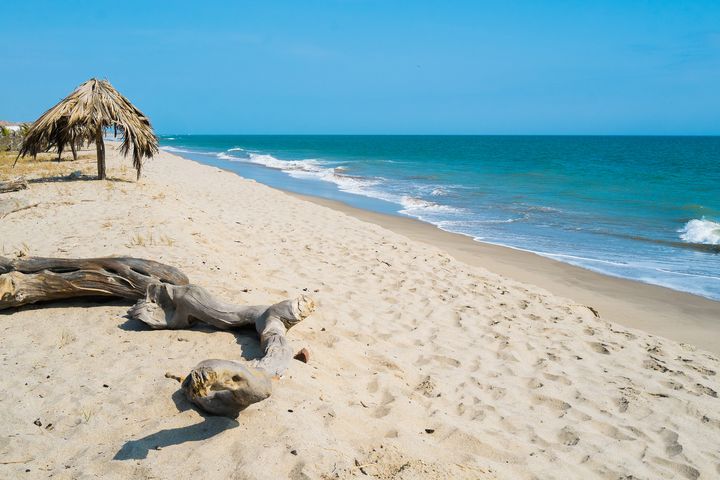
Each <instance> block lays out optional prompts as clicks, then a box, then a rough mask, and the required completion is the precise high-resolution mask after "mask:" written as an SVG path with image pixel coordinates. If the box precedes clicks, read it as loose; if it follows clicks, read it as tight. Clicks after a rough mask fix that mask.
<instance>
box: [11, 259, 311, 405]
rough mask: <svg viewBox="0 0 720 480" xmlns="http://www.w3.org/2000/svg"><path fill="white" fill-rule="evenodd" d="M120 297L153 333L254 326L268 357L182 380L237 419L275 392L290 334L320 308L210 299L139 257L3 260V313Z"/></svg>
mask: <svg viewBox="0 0 720 480" xmlns="http://www.w3.org/2000/svg"><path fill="white" fill-rule="evenodd" d="M88 296H91V297H95V296H107V297H120V298H126V299H132V300H138V301H137V303H136V304H135V305H134V306H133V307H132V308H130V310H129V311H128V315H129V316H130V318H133V319H137V320H140V321H142V322H144V323H145V324H147V325H148V326H150V327H151V328H154V329H180V328H190V327H191V326H192V325H193V324H194V323H196V322H202V323H206V324H208V325H212V326H214V327H216V328H218V329H222V330H228V329H234V328H239V327H244V326H248V325H254V326H255V329H256V331H257V332H258V334H259V335H260V343H261V346H262V348H263V351H264V356H263V357H262V358H261V359H259V360H255V361H252V362H236V361H229V360H215V359H212V360H204V361H202V362H200V363H199V364H198V365H197V366H196V367H195V368H193V369H192V371H191V372H190V374H189V375H188V376H187V377H185V378H184V379H183V378H178V377H175V376H172V375H168V376H170V377H171V378H177V379H178V380H180V381H181V383H182V389H183V391H184V392H185V394H186V395H187V397H188V399H189V400H190V401H192V402H193V403H195V404H196V405H197V406H199V407H200V408H202V409H203V410H205V411H207V412H208V413H212V414H215V415H225V416H230V417H233V418H234V417H237V416H238V414H239V413H240V412H241V411H242V410H244V409H245V408H247V407H248V406H249V405H252V404H253V403H257V402H259V401H262V400H264V399H266V398H268V397H269V396H270V394H271V393H272V383H271V380H272V379H273V378H277V377H279V376H281V375H282V374H283V373H284V372H285V371H286V370H287V368H288V366H289V364H290V362H291V361H292V358H293V352H292V349H291V347H290V345H289V344H288V341H287V339H286V337H285V334H286V333H287V331H288V330H289V329H290V328H291V327H292V326H294V325H296V324H297V323H299V322H301V321H302V320H304V319H305V318H306V317H307V316H309V315H310V314H311V313H312V312H313V311H314V309H315V304H314V302H313V300H312V299H311V298H310V297H307V296H305V295H301V296H300V297H297V298H295V299H293V300H284V301H282V302H279V303H276V304H274V305H254V306H239V305H233V304H230V303H225V302H221V301H219V300H217V299H215V298H213V297H212V296H211V295H210V294H209V293H208V292H207V291H206V290H205V289H203V288H202V287H200V286H198V285H192V284H188V279H187V277H186V276H185V275H184V274H183V273H182V272H180V271H179V270H177V269H176V268H174V267H170V266H168V265H163V264H161V263H158V262H153V261H150V260H142V259H138V258H129V257H120V258H92V259H59V258H26V259H13V260H10V259H6V258H3V257H0V310H2V309H6V308H11V307H17V306H21V305H26V304H30V303H35V302H40V301H48V300H60V299H66V298H73V297H88Z"/></svg>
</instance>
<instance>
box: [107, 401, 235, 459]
mask: <svg viewBox="0 0 720 480" xmlns="http://www.w3.org/2000/svg"><path fill="white" fill-rule="evenodd" d="M172 399H173V401H174V402H175V406H176V407H177V408H178V410H179V411H181V412H184V411H185V410H189V409H192V410H195V411H196V412H198V414H200V415H201V416H202V417H203V420H202V422H200V423H196V424H194V425H188V426H186V427H178V428H168V429H165V430H160V431H159V432H155V433H152V434H150V435H147V436H145V437H142V438H139V439H137V440H128V441H127V442H125V445H123V446H122V448H121V449H120V450H118V452H117V453H116V454H115V456H114V457H113V460H142V459H144V458H147V455H148V452H149V451H150V450H160V449H162V448H165V447H170V446H172V445H180V444H182V443H186V442H199V441H201V440H207V439H208V438H211V437H213V436H215V435H217V434H219V433H222V432H224V431H225V430H230V429H231V428H235V427H237V426H238V425H240V424H239V423H238V421H237V420H234V419H232V418H227V417H216V416H211V415H207V414H206V413H204V412H202V411H200V410H198V409H197V408H195V406H193V405H192V404H191V403H190V402H189V401H188V400H187V399H186V398H185V394H184V393H183V392H182V390H179V389H178V391H176V392H175V393H174V394H173V396H172Z"/></svg>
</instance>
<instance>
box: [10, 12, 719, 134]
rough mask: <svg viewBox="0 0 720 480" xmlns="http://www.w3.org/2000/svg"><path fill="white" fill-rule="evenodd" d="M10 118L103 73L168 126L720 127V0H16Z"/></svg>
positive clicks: (563, 130)
mask: <svg viewBox="0 0 720 480" xmlns="http://www.w3.org/2000/svg"><path fill="white" fill-rule="evenodd" d="M0 39H2V47H0V48H2V52H1V53H0V119H5V120H14V121H32V120H34V119H36V118H37V117H38V116H39V115H41V114H42V113H43V112H44V111H45V110H46V109H47V108H49V107H50V106H52V105H54V104H55V103H56V102H58V101H59V100H60V99H61V98H63V97H64V96H66V95H67V94H69V93H70V92H71V91H72V90H73V89H74V88H75V87H76V86H77V85H79V84H80V83H82V82H83V81H85V80H87V79H88V78H91V77H98V78H106V79H108V80H109V81H110V82H111V83H112V84H113V85H114V86H115V87H116V88H117V89H118V90H120V92H122V93H123V94H124V95H126V96H127V97H128V98H129V99H130V100H131V101H132V102H133V103H135V105H137V106H138V107H139V108H140V109H141V110H142V111H143V112H144V113H145V114H146V115H148V117H149V118H150V120H151V121H152V123H153V125H154V127H155V128H156V130H157V131H158V132H159V133H164V134H182V133H197V134H210V133H237V134H266V133H267V134H275V133H280V134H309V133H317V134H324V133H326V134H600V135H602V134H620V135H633V134H639V135H664V134H677V135H717V134H720V1H718V0H713V1H703V0H695V1H682V0H674V1H661V0H653V1H633V0H623V1H613V0H605V1H602V2H600V1H598V2H588V1H553V0H547V1H542V2H539V1H480V0H478V1H452V0H445V1H423V0H415V1H389V0H384V1H370V0H367V1H366V0H336V1H312V0H308V1H270V0H266V1H257V2H253V1H248V2H226V1H223V2H215V1H211V0H203V1H198V0H194V1H192V2H185V1H182V0H175V1H164V0H156V1H134V0H126V1H123V2H97V1H93V2H79V1H72V0H63V1H62V2H60V1H56V0H54V1H32V0H26V1H23V2H10V3H8V4H7V5H5V6H3V9H2V13H1V15H0Z"/></svg>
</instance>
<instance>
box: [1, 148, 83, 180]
mask: <svg viewBox="0 0 720 480" xmlns="http://www.w3.org/2000/svg"><path fill="white" fill-rule="evenodd" d="M16 157H17V152H13V151H10V152H0V180H9V179H12V178H17V177H25V178H27V179H37V178H52V177H64V176H67V175H70V174H71V173H73V172H76V171H80V172H81V173H82V174H83V175H89V176H92V175H97V161H96V160H95V153H94V152H92V151H90V150H81V151H79V152H78V159H77V161H74V160H72V154H71V153H69V152H68V153H65V154H63V158H62V161H60V162H58V161H57V153H54V152H48V153H40V154H38V156H37V159H33V158H32V157H25V158H21V159H20V160H18V162H17V164H16V165H15V166H14V167H13V164H14V163H15V158H16ZM68 157H69V158H68Z"/></svg>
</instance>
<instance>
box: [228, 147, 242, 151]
mask: <svg viewBox="0 0 720 480" xmlns="http://www.w3.org/2000/svg"><path fill="white" fill-rule="evenodd" d="M244 151H245V149H244V148H240V147H233V148H229V149H228V152H244Z"/></svg>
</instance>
